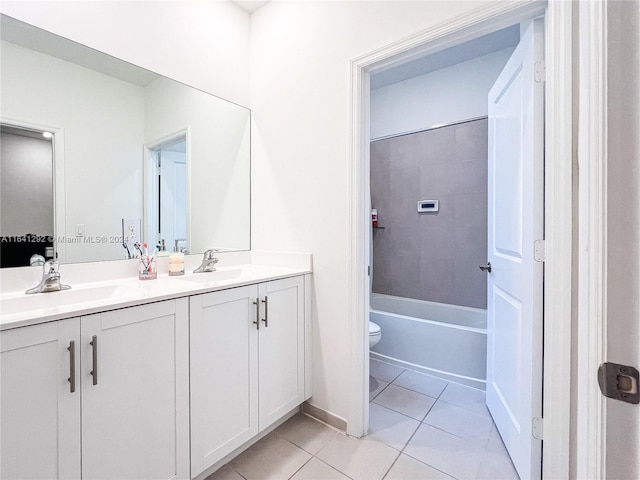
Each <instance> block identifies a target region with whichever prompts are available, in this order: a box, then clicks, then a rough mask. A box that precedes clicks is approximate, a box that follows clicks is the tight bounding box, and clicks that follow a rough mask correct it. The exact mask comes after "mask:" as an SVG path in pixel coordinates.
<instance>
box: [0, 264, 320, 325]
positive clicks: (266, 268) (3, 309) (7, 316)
mask: <svg viewBox="0 0 640 480" xmlns="http://www.w3.org/2000/svg"><path fill="white" fill-rule="evenodd" d="M283 263H285V264H286V263H289V262H283ZM306 273H311V268H310V262H309V263H308V264H306V265H305V264H304V262H303V263H302V264H299V265H295V264H291V263H290V264H289V265H287V266H278V265H268V264H253V263H247V264H240V265H230V266H224V267H220V268H217V269H216V271H214V272H210V273H187V274H185V275H183V276H174V277H170V276H169V275H168V274H167V273H159V274H158V278H157V279H155V280H138V279H137V277H130V278H119V279H112V280H109V281H103V282H89V283H79V284H75V285H74V284H72V285H71V287H72V288H71V289H70V290H64V291H59V292H50V293H37V294H31V295H27V294H25V293H24V292H23V291H18V292H7V293H3V294H2V295H0V330H7V329H11V328H17V327H23V326H27V325H35V324H38V323H44V322H50V321H53V320H60V319H63V318H71V317H78V316H82V315H89V314H92V313H98V312H103V311H107V310H115V309H118V308H125V307H131V306H135V305H142V304H145V303H151V302H158V301H162V300H170V299H173V298H180V297H186V296H190V295H197V294H201V293H208V292H214V291H217V290H224V289H228V288H234V287H240V286H243V285H251V284H255V283H260V282H265V281H269V280H276V279H279V278H286V277H292V276H297V275H303V274H306ZM62 283H67V282H66V281H65V278H64V275H62Z"/></svg>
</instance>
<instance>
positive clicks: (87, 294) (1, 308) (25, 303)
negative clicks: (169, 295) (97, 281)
mask: <svg viewBox="0 0 640 480" xmlns="http://www.w3.org/2000/svg"><path fill="white" fill-rule="evenodd" d="M135 292H138V289H136V288H130V287H124V286H122V285H103V286H99V287H89V288H78V289H74V288H71V290H62V291H59V292H49V293H35V294H30V295H27V294H24V295H21V296H18V297H13V298H5V299H2V300H0V313H2V315H12V314H15V313H21V312H26V311H32V310H50V309H57V308H59V307H61V306H66V305H75V304H78V303H87V302H95V301H98V300H100V301H105V300H109V299H118V298H122V297H126V296H130V295H131V294H132V293H135Z"/></svg>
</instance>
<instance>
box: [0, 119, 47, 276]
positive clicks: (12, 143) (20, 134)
mask: <svg viewBox="0 0 640 480" xmlns="http://www.w3.org/2000/svg"><path fill="white" fill-rule="evenodd" d="M0 134H1V136H2V138H1V139H0V146H1V147H2V152H1V153H0V159H1V160H2V162H1V165H0V171H1V175H0V178H1V179H2V185H1V186H0V192H2V198H1V200H0V205H1V206H2V212H1V214H0V218H1V219H2V222H1V224H0V237H1V240H2V241H1V242H0V246H1V248H0V267H2V268H4V267H23V266H29V265H44V262H45V261H46V260H50V259H54V258H57V257H56V252H55V245H56V242H55V241H54V239H55V232H56V229H55V198H54V195H55V188H54V185H55V177H54V148H53V138H54V133H53V132H51V131H45V130H38V129H35V128H26V127H22V126H16V125H12V124H8V123H2V124H1V125H0Z"/></svg>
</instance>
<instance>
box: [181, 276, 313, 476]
mask: <svg viewBox="0 0 640 480" xmlns="http://www.w3.org/2000/svg"><path fill="white" fill-rule="evenodd" d="M190 301H191V304H190V322H191V323H190V337H191V368H190V372H191V476H192V478H193V477H195V476H197V475H198V474H200V473H201V472H203V471H204V470H206V469H207V468H209V467H210V466H212V465H214V464H215V463H216V462H218V461H220V460H221V459H222V458H224V457H225V456H226V455H228V454H229V453H231V452H233V451H234V450H235V449H236V448H238V447H240V446H241V445H242V444H244V443H245V442H247V441H248V440H250V439H251V438H252V437H254V436H255V435H256V434H258V433H259V432H260V431H262V430H263V429H265V428H266V427H268V426H269V425H271V424H272V423H273V422H275V421H277V420H278V419H280V418H281V417H282V416H284V415H285V414H286V413H288V412H289V411H291V410H292V409H294V408H295V407H296V406H298V405H300V404H301V403H302V402H303V401H304V400H305V399H306V398H308V396H310V392H307V394H305V331H306V330H308V328H309V327H308V325H306V324H305V279H304V277H302V276H298V277H291V278H285V279H282V280H274V281H270V282H265V283H261V284H258V285H250V286H246V287H240V288H233V289H229V290H223V291H218V292H213V293H208V294H204V295H196V296H193V297H191V300H190ZM306 333H307V335H308V333H309V332H308V331H307V332H306Z"/></svg>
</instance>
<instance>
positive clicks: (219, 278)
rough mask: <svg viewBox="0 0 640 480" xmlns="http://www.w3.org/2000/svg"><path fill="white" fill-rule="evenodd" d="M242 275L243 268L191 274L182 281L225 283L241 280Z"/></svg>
mask: <svg viewBox="0 0 640 480" xmlns="http://www.w3.org/2000/svg"><path fill="white" fill-rule="evenodd" d="M242 273H243V269H242V268H232V269H228V270H226V269H225V270H216V271H214V272H204V273H191V274H189V275H185V276H184V277H182V278H181V280H186V281H187V282H194V283H213V282H225V281H228V280H234V279H237V278H240V277H241V276H242Z"/></svg>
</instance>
